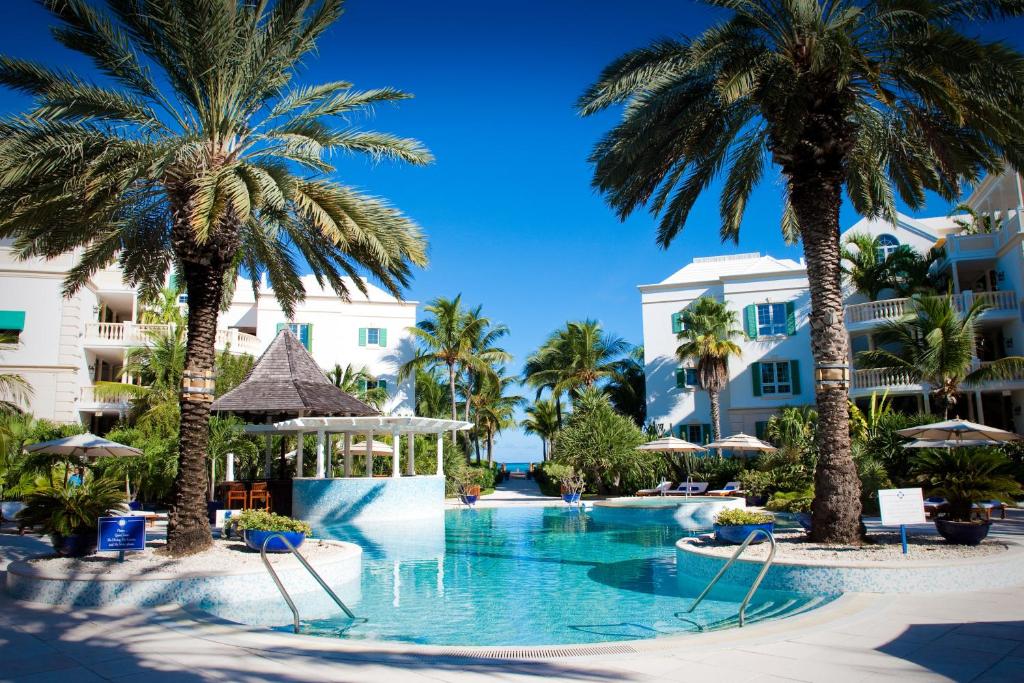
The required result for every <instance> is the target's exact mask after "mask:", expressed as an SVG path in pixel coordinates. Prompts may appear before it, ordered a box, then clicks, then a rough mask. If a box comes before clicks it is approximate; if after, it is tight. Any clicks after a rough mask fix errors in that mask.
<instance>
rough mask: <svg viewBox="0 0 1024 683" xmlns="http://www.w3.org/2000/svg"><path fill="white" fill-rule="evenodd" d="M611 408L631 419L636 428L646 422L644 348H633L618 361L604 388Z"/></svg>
mask: <svg viewBox="0 0 1024 683" xmlns="http://www.w3.org/2000/svg"><path fill="white" fill-rule="evenodd" d="M604 390H605V393H606V394H608V399H609V400H610V401H611V403H612V407H613V408H615V410H616V411H617V412H618V413H619V414H620V415H625V416H626V417H629V418H632V419H633V422H635V423H636V425H637V426H638V427H643V426H644V423H645V422H647V376H646V374H645V373H644V347H642V346H634V347H633V348H632V349H630V351H629V353H628V354H627V355H626V357H625V358H623V359H622V360H620V361H619V362H618V363H617V364H616V367H615V370H614V371H613V372H612V375H611V378H610V379H609V380H608V384H607V385H606V386H605V388H604Z"/></svg>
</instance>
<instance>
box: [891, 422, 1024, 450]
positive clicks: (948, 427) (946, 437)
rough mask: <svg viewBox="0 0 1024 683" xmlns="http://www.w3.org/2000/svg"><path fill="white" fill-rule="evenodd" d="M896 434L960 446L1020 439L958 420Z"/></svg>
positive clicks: (1003, 432) (1000, 431)
mask: <svg viewBox="0 0 1024 683" xmlns="http://www.w3.org/2000/svg"><path fill="white" fill-rule="evenodd" d="M896 433H897V434H899V435H900V436H905V437H907V438H910V439H919V440H922V441H955V442H957V444H959V445H961V446H967V445H977V444H968V443H966V442H967V441H985V442H987V443H988V444H989V445H991V444H993V443H1004V442H1007V441H1020V440H1021V438H1022V437H1021V436H1020V435H1019V434H1014V433H1013V432H1008V431H1006V430H1005V429H996V428H995V427H989V426H988V425H982V424H978V423H977V422H968V421H967V420H960V419H956V420H943V421H942V422H933V423H931V424H926V425H920V426H918V427H908V428H907V429H899V430H897V431H896ZM954 447H955V446H954ZM939 448H941V446H939Z"/></svg>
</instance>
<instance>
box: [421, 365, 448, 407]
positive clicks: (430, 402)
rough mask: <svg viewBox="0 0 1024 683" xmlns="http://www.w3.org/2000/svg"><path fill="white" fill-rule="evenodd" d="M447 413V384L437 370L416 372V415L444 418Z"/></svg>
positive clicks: (427, 369)
mask: <svg viewBox="0 0 1024 683" xmlns="http://www.w3.org/2000/svg"><path fill="white" fill-rule="evenodd" d="M448 413H449V398H448V382H447V380H446V379H445V378H444V377H442V376H441V375H440V372H439V370H438V369H437V368H426V369H423V370H417V371H416V414H417V415H419V416H421V417H438V418H441V417H445V416H446V415H447V414H448Z"/></svg>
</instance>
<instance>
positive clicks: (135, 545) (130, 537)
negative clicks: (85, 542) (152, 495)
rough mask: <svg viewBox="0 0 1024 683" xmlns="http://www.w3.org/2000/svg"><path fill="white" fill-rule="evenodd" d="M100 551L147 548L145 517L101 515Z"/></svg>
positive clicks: (97, 547) (98, 546) (98, 547)
mask: <svg viewBox="0 0 1024 683" xmlns="http://www.w3.org/2000/svg"><path fill="white" fill-rule="evenodd" d="M96 549H97V550H99V551H101V552H102V551H104V550H106V551H110V550H115V551H116V550H121V551H124V550H145V549H146V518H145V517H100V530H99V539H98V540H97V542H96Z"/></svg>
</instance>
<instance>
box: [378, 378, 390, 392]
mask: <svg viewBox="0 0 1024 683" xmlns="http://www.w3.org/2000/svg"><path fill="white" fill-rule="evenodd" d="M377 388H378V389H383V390H384V391H387V390H388V381H387V380H386V379H379V380H377Z"/></svg>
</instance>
